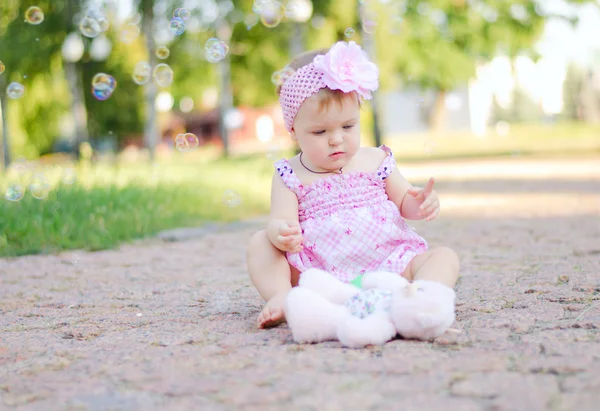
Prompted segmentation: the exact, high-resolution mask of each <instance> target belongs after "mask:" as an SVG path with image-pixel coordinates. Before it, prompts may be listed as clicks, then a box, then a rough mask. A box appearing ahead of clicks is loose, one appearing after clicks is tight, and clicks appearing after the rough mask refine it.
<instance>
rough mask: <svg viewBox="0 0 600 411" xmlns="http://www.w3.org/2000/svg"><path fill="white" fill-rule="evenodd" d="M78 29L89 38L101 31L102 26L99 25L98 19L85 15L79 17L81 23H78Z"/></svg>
mask: <svg viewBox="0 0 600 411" xmlns="http://www.w3.org/2000/svg"><path fill="white" fill-rule="evenodd" d="M79 30H80V31H81V34H83V35H84V36H86V37H89V38H94V37H96V36H98V35H99V34H100V33H102V27H101V26H100V23H99V22H98V20H96V19H94V18H92V17H90V16H85V17H84V18H83V19H81V23H79Z"/></svg>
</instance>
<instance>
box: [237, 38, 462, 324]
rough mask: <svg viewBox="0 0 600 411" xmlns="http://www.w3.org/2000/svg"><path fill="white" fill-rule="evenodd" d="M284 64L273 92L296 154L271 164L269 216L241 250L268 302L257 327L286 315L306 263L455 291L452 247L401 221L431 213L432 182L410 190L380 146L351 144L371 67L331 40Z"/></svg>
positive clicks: (434, 206) (372, 77)
mask: <svg viewBox="0 0 600 411" xmlns="http://www.w3.org/2000/svg"><path fill="white" fill-rule="evenodd" d="M289 67H291V69H293V73H290V75H289V77H287V78H286V79H284V82H283V84H282V85H281V86H279V87H278V94H279V101H280V103H281V107H282V109H283V114H284V120H285V125H286V128H287V129H288V131H289V132H290V135H291V138H292V140H293V141H296V142H297V143H298V146H299V147H300V150H301V152H300V154H299V155H297V156H295V157H293V158H292V159H290V160H285V159H283V160H279V161H277V162H276V163H275V169H276V170H275V173H274V174H273V181H272V190H271V212H270V216H269V222H268V224H267V228H266V230H261V231H259V232H257V233H255V234H254V235H253V236H252V238H251V239H250V242H249V244H248V248H247V263H248V271H249V274H250V278H251V280H252V283H253V284H254V286H255V287H256V288H257V290H258V292H259V293H260V295H261V296H262V297H263V298H264V299H265V301H266V302H267V303H266V305H265V307H264V309H263V310H262V312H261V313H260V315H259V316H258V319H257V323H258V326H259V327H260V328H265V327H272V326H275V325H277V324H279V323H281V322H283V321H285V318H284V312H283V307H284V303H285V298H286V296H287V294H288V292H289V291H290V289H291V287H293V286H296V285H297V284H298V279H299V277H300V275H302V272H304V271H306V270H308V269H310V268H319V269H322V270H325V271H327V272H330V273H331V274H333V275H335V276H336V277H337V278H339V279H340V280H342V281H345V282H352V281H353V280H355V279H357V278H359V277H360V276H361V275H362V274H364V273H365V272H370V271H388V272H395V273H398V275H401V276H403V277H405V278H406V279H408V280H409V281H413V280H431V281H437V282H440V283H442V284H444V285H446V286H448V287H454V285H455V283H456V280H457V278H458V272H459V261H458V257H457V255H456V253H455V252H454V251H453V250H451V249H450V248H447V247H439V248H434V249H428V247H427V243H426V242H425V240H424V239H423V238H421V237H420V236H419V235H418V234H417V233H415V232H414V231H413V230H412V229H411V228H410V227H409V226H408V225H407V224H406V222H405V219H407V220H421V219H426V220H427V221H430V220H432V219H434V218H435V217H436V216H437V215H438V213H439V211H440V203H439V199H438V196H437V194H436V192H435V191H434V190H433V184H434V179H433V178H431V179H430V180H429V182H428V183H427V184H426V186H425V187H424V188H419V187H414V186H412V185H411V184H410V183H409V182H408V181H407V180H406V179H405V178H404V177H403V176H402V174H401V173H400V171H399V170H398V168H397V167H396V163H395V160H394V157H393V155H392V152H391V151H390V150H389V148H387V147H385V146H381V147H361V146H360V109H361V102H362V100H363V99H370V98H371V92H373V91H375V90H376V89H377V87H378V86H379V82H378V76H379V70H378V68H377V66H376V65H375V64H374V63H373V62H371V61H370V60H369V58H368V56H367V55H366V53H365V52H364V51H363V50H362V49H361V48H360V46H358V45H357V44H356V43H354V42H350V43H346V42H339V43H337V44H335V45H334V46H333V47H332V48H331V49H329V50H317V51H312V52H308V53H305V54H303V55H301V56H299V57H297V58H296V59H294V60H293V61H292V62H291V63H290V64H289Z"/></svg>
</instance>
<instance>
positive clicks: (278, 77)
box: [271, 66, 295, 86]
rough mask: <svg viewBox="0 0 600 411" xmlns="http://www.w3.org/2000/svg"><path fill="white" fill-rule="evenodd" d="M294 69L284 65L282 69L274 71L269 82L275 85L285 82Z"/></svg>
mask: <svg viewBox="0 0 600 411" xmlns="http://www.w3.org/2000/svg"><path fill="white" fill-rule="evenodd" d="M294 72H295V71H294V69H293V68H291V67H289V66H286V67H284V68H283V69H281V70H279V71H276V72H274V73H273V74H272V75H271V82H272V83H273V84H274V85H275V86H281V85H282V84H283V83H285V81H286V80H287V79H288V78H290V77H291V76H292V75H294Z"/></svg>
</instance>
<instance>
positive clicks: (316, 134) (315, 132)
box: [313, 130, 325, 136]
mask: <svg viewBox="0 0 600 411" xmlns="http://www.w3.org/2000/svg"><path fill="white" fill-rule="evenodd" d="M324 133H325V130H319V131H313V134H314V135H315V136H320V135H321V134H324Z"/></svg>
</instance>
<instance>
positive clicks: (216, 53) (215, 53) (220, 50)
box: [204, 38, 229, 63]
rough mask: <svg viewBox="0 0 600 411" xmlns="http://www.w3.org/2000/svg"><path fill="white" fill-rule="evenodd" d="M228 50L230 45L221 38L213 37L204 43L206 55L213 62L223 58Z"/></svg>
mask: <svg viewBox="0 0 600 411" xmlns="http://www.w3.org/2000/svg"><path fill="white" fill-rule="evenodd" d="M228 52H229V46H228V45H227V44H226V43H225V42H224V41H221V40H219V39H216V38H211V39H208V40H207V41H206V43H205V44H204V55H205V56H206V60H208V61H209V62H211V63H216V62H218V61H221V60H223V59H224V58H225V56H226V55H227V53H228Z"/></svg>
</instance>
